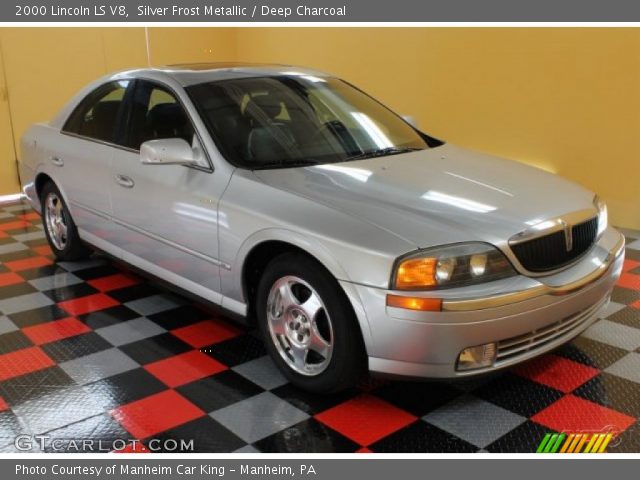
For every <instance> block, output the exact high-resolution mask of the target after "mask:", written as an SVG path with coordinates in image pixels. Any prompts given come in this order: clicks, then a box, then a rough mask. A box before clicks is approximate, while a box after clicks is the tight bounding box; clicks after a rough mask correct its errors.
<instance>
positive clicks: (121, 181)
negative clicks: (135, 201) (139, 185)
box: [115, 173, 136, 188]
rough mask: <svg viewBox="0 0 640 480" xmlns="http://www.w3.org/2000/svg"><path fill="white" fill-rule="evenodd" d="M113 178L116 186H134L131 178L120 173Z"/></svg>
mask: <svg viewBox="0 0 640 480" xmlns="http://www.w3.org/2000/svg"><path fill="white" fill-rule="evenodd" d="M115 178H116V182H117V183H118V185H120V186H122V187H124V188H133V186H134V185H135V184H136V183H135V182H134V181H133V180H132V179H131V178H129V177H127V176H126V175H122V174H120V173H118V174H117V175H116V177H115Z"/></svg>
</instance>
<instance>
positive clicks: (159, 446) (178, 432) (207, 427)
mask: <svg viewBox="0 0 640 480" xmlns="http://www.w3.org/2000/svg"><path fill="white" fill-rule="evenodd" d="M153 438H154V440H150V439H147V440H145V442H144V443H145V444H146V445H147V446H148V447H149V449H152V450H153V451H154V452H155V453H198V452H206V453H221V452H232V451H234V450H237V449H239V448H241V447H244V446H245V445H246V443H245V442H244V441H243V440H241V439H240V438H238V437H237V436H236V435H234V434H233V433H231V432H230V431H229V430H227V429H226V428H225V427H223V426H222V425H220V424H219V423H218V422H216V421H215V420H214V419H213V418H211V417H209V416H204V417H200V418H198V419H196V420H192V421H190V422H187V423H185V424H183V425H180V426H178V427H175V428H172V429H171V430H167V431H166V432H163V433H161V434H159V435H154V437H153ZM167 440H175V441H176V442H170V441H167ZM181 440H183V441H184V442H182V443H184V446H185V447H188V445H189V444H191V445H193V448H186V449H185V450H175V448H176V447H175V445H176V444H177V445H178V446H180V445H182V443H181Z"/></svg>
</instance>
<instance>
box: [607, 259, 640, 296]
mask: <svg viewBox="0 0 640 480" xmlns="http://www.w3.org/2000/svg"><path fill="white" fill-rule="evenodd" d="M639 260H640V259H639ZM611 300H612V301H614V302H617V303H623V304H625V305H630V304H632V303H633V302H635V301H636V300H640V292H639V291H636V290H630V289H628V288H622V287H615V288H614V289H613V292H612V293H611Z"/></svg>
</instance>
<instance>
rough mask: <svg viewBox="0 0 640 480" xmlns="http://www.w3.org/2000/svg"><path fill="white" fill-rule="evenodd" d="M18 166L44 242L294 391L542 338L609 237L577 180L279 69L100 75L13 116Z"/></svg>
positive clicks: (507, 355) (597, 289)
mask: <svg viewBox="0 0 640 480" xmlns="http://www.w3.org/2000/svg"><path fill="white" fill-rule="evenodd" d="M19 171H20V178H21V181H22V185H23V192H24V194H25V195H26V197H27V198H28V201H29V202H30V203H31V205H32V206H33V208H35V209H36V210H37V211H38V212H39V213H41V215H42V219H43V224H44V228H45V231H46V235H47V239H48V241H49V244H50V246H51V249H52V250H53V253H54V254H55V256H56V257H57V258H58V259H59V260H65V261H73V260H78V259H81V258H83V257H85V256H87V255H89V254H91V252H92V250H98V251H101V252H104V253H106V254H108V255H109V256H111V257H114V258H116V259H118V260H119V261H121V262H124V263H127V264H130V265H131V266H133V267H134V268H135V269H137V270H141V271H143V272H145V273H146V274H148V275H149V276H150V277H154V278H156V279H159V280H161V281H162V282H164V283H167V284H170V285H171V286H173V287H175V288H176V289H178V290H180V291H182V292H188V293H189V294H190V295H193V296H195V297H197V298H198V299H201V300H202V301H203V302H208V303H211V304H215V305H217V306H218V307H219V308H221V309H222V310H223V311H224V312H228V313H229V315H230V316H233V317H235V318H237V319H239V320H242V321H245V322H246V323H247V324H249V325H253V326H255V327H256V328H257V329H258V330H259V332H261V334H262V337H263V339H264V342H265V344H266V348H267V350H268V351H269V353H270V355H271V357H272V358H273V360H274V362H275V364H276V365H277V366H278V367H279V368H280V369H281V370H282V372H283V373H284V375H285V376H286V377H287V378H288V379H289V380H290V381H291V382H292V383H293V384H295V385H297V386H299V387H300V388H303V389H306V390H308V391H313V392H334V391H339V390H342V389H345V388H348V387H350V386H352V385H354V384H355V383H356V382H357V381H358V379H359V378H360V377H361V376H362V375H363V374H365V373H366V372H367V371H371V372H376V373H379V374H385V375H389V376H404V377H426V378H456V377H466V376H471V375H476V374H483V373H488V372H492V371H496V370H498V369H502V368H506V367H510V366H512V365H515V364H518V363H520V362H523V361H526V360H528V359H531V358H533V357H535V356H538V355H540V354H542V353H544V352H547V351H550V350H552V349H554V348H556V347H558V346H559V345H561V344H563V343H565V342H567V341H569V340H571V339H572V338H574V337H575V336H577V335H578V334H580V333H581V332H582V331H583V330H585V329H586V328H587V327H588V326H589V325H591V324H592V323H593V322H594V321H595V319H596V318H597V317H598V314H599V312H600V311H601V309H603V308H604V307H605V306H606V305H607V303H608V301H609V297H610V294H611V291H612V289H613V286H614V284H615V282H616V280H617V278H618V276H619V275H620V272H621V268H622V262H623V256H624V253H623V252H624V239H623V236H622V235H621V234H620V233H619V232H618V231H617V230H615V229H614V228H612V227H611V226H609V222H608V220H607V207H606V205H605V203H604V202H603V200H602V199H600V198H599V197H598V196H597V195H596V194H595V193H594V192H591V191H589V190H588V189H586V188H583V187H582V186H579V185H577V184H575V183H572V182H570V181H567V180H565V179H563V178H560V177H558V176H556V175H553V174H550V173H547V172H545V171H542V170H539V169H536V168H534V167H531V166H526V165H524V164H522V163H518V162H516V161H512V160H505V159H501V158H497V157H494V156H491V155H487V154H482V153H477V152H474V151H470V150H467V149H465V148H461V147H458V146H455V145H453V144H451V143H448V142H446V141H444V140H443V139H439V138H435V137H433V136H431V135H429V134H427V133H424V132H423V131H421V130H420V129H418V128H417V127H416V126H415V125H414V124H413V122H412V121H410V120H408V119H405V118H404V117H402V116H399V115H398V114H396V113H394V112H393V111H391V110H390V109H388V108H387V107H385V106H384V105H382V104H381V103H379V102H378V101H376V100H375V99H373V98H372V97H370V96H368V95H367V94H366V93H364V92H363V91H361V90H359V89H358V88H356V87H354V86H353V85H351V84H349V83H348V82H346V81H344V80H341V79H339V78H336V77H335V76H332V75H329V74H326V73H323V72H319V71H315V70H310V69H306V68H300V67H292V66H280V65H257V64H189V65H177V66H168V67H163V68H144V69H137V70H129V71H125V72H120V73H116V74H112V75H108V76H106V77H104V78H102V79H100V80H98V81H96V82H94V83H92V84H90V85H89V86H87V87H86V88H85V89H83V90H82V91H81V92H80V93H78V94H77V95H76V96H75V98H73V99H72V100H71V101H70V102H69V103H68V104H67V105H66V106H65V107H64V108H63V109H62V111H61V112H60V113H59V114H58V115H57V116H56V117H55V118H54V119H53V120H51V121H49V122H47V123H40V124H36V125H34V126H32V127H31V128H30V129H29V130H28V131H27V132H26V133H25V134H24V136H23V137H22V141H21V158H20V162H19Z"/></svg>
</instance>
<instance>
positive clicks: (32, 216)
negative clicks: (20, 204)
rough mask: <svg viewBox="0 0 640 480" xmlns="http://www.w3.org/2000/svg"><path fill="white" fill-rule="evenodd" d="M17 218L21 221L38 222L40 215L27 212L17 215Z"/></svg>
mask: <svg viewBox="0 0 640 480" xmlns="http://www.w3.org/2000/svg"><path fill="white" fill-rule="evenodd" d="M18 218H20V219H22V220H40V215H39V214H38V213H37V212H29V213H23V214H22V215H18Z"/></svg>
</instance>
